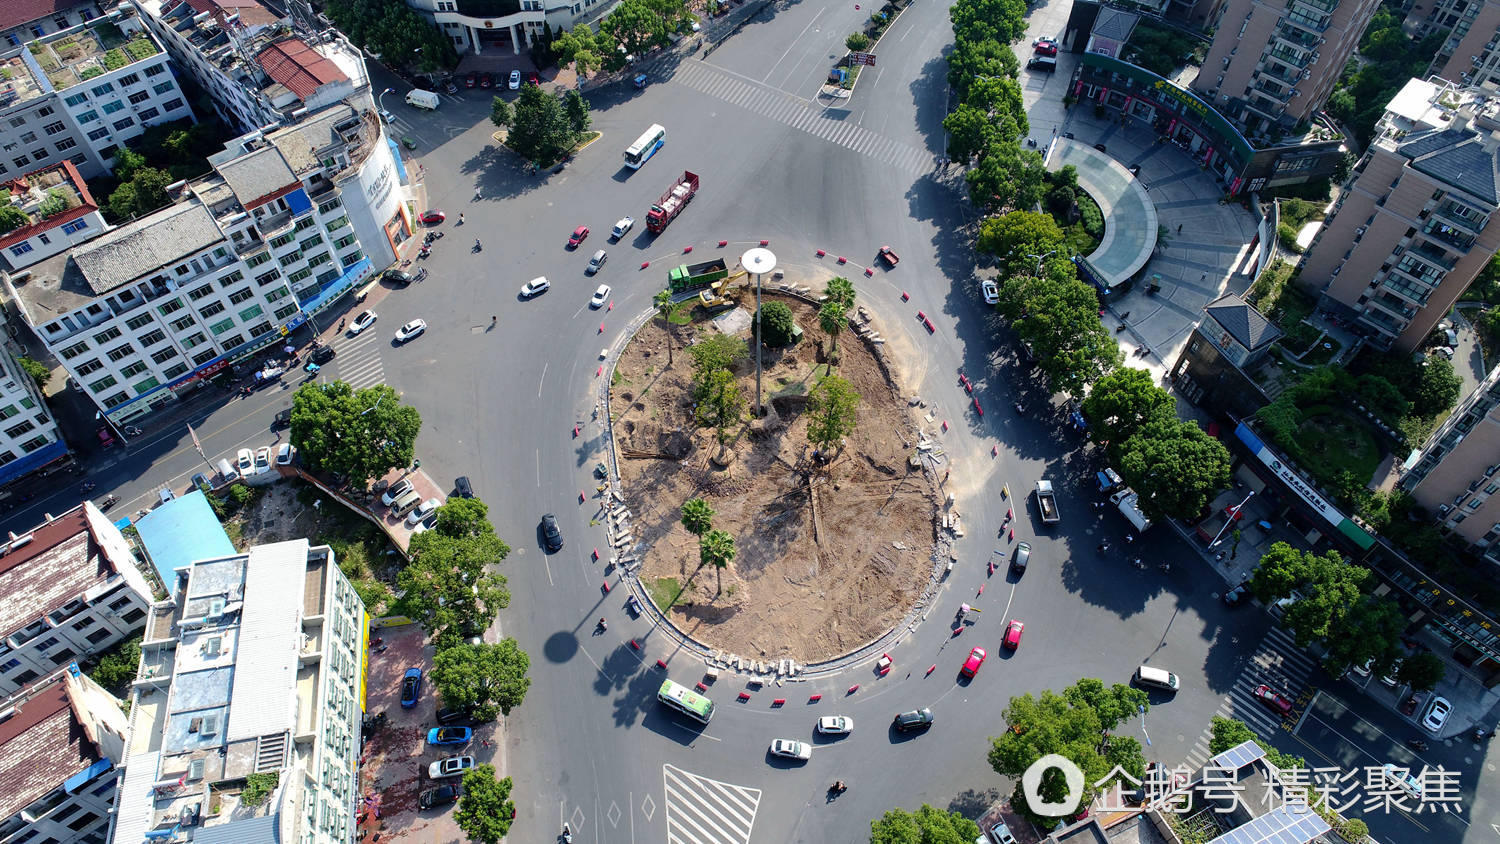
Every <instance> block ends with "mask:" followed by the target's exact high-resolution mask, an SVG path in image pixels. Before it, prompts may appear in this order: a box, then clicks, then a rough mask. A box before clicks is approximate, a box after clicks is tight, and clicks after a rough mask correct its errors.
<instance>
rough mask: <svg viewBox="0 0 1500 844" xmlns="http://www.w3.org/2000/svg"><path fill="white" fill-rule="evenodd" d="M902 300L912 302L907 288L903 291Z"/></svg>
mask: <svg viewBox="0 0 1500 844" xmlns="http://www.w3.org/2000/svg"><path fill="white" fill-rule="evenodd" d="M901 301H903V302H910V301H911V294H910V293H907V292H906V291H905V290H903V291H901Z"/></svg>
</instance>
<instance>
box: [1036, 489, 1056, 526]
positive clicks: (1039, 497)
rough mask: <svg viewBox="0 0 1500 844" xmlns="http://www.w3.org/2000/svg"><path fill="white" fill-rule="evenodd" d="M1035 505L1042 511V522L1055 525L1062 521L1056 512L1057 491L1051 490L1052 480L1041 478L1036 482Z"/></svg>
mask: <svg viewBox="0 0 1500 844" xmlns="http://www.w3.org/2000/svg"><path fill="white" fill-rule="evenodd" d="M1036 506H1037V509H1039V510H1041V511H1042V524H1047V525H1055V524H1057V523H1058V522H1060V521H1062V515H1061V514H1059V513H1058V512H1057V493H1055V492H1053V491H1052V482H1051V481H1049V480H1047V479H1046V478H1043V479H1041V480H1039V481H1037V482H1036Z"/></svg>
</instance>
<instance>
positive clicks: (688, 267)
mask: <svg viewBox="0 0 1500 844" xmlns="http://www.w3.org/2000/svg"><path fill="white" fill-rule="evenodd" d="M727 275H729V265H728V264H725V263H724V259H723V258H715V259H713V260H712V261H703V262H701V263H697V264H683V265H682V266H680V267H676V268H674V269H671V270H668V271H667V284H668V285H670V286H671V288H672V292H673V293H681V292H683V291H685V290H696V289H697V288H699V287H707V286H708V285H710V284H713V283H714V282H716V281H718V280H719V279H721V278H724V277H725V276H727Z"/></svg>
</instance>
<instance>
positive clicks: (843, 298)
mask: <svg viewBox="0 0 1500 844" xmlns="http://www.w3.org/2000/svg"><path fill="white" fill-rule="evenodd" d="M823 296H824V297H825V298H826V299H827V300H828V301H830V302H838V303H839V304H840V305H843V306H844V310H846V311H847V310H849V309H850V308H852V307H854V282H852V281H850V280H849V279H847V278H844V277H843V276H836V277H834V278H830V279H829V280H828V286H827V287H825V288H823Z"/></svg>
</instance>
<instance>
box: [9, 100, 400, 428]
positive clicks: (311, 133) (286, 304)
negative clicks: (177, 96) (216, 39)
mask: <svg viewBox="0 0 1500 844" xmlns="http://www.w3.org/2000/svg"><path fill="white" fill-rule="evenodd" d="M209 160H210V163H211V164H212V165H213V168H214V172H213V173H212V174H210V175H208V176H205V177H203V178H201V179H197V180H194V181H192V182H188V183H186V184H185V185H182V186H181V187H180V189H179V190H177V196H176V201H175V202H174V203H173V204H172V205H170V206H168V207H167V208H164V209H162V210H160V211H157V212H155V213H152V214H150V215H147V216H145V217H142V218H140V219H138V220H134V221H132V222H130V223H127V224H125V225H122V226H119V227H117V228H114V229H111V230H109V231H107V232H105V233H103V234H100V235H99V236H96V237H95V238H94V239H92V240H90V241H88V242H87V243H84V244H82V245H79V246H75V247H74V248H73V249H71V250H70V251H68V252H66V253H63V254H59V255H55V256H53V257H51V258H48V259H47V260H45V261H41V262H38V263H35V264H32V265H31V266H29V267H27V268H26V269H25V270H24V271H23V272H22V273H20V274H6V277H5V285H6V290H7V292H8V293H9V295H10V297H11V298H12V299H13V300H14V301H15V303H16V307H17V310H18V311H19V313H20V315H21V316H22V317H23V318H24V319H25V320H26V322H27V324H28V325H29V326H30V327H31V329H32V330H33V331H34V332H35V333H36V335H37V336H38V337H39V338H40V339H41V341H42V342H43V343H44V344H45V345H46V346H47V348H48V349H49V350H50V351H51V352H52V353H53V354H54V355H55V356H56V357H57V358H58V360H59V361H61V362H62V365H63V366H64V368H66V369H67V371H68V373H69V375H71V376H72V377H73V378H74V379H75V380H76V381H77V383H79V384H80V385H82V386H83V387H84V389H85V391H86V392H87V394H88V395H90V396H91V397H92V398H93V399H94V401H95V402H96V403H97V404H98V405H99V407H100V408H101V410H102V411H103V412H104V413H106V414H107V415H108V416H109V417H110V419H111V420H113V421H114V422H115V423H123V422H126V421H130V420H133V419H137V418H139V417H141V416H143V415H145V414H147V413H150V412H151V411H152V410H154V409H157V408H160V407H162V406H165V405H168V404H171V403H172V402H174V401H175V400H176V398H177V397H178V396H179V395H181V394H183V393H185V392H187V391H190V390H193V389H196V388H197V387H200V386H202V380H203V379H205V378H208V377H210V376H212V375H214V374H216V373H218V372H219V371H220V370H222V369H224V368H226V367H228V366H229V365H230V364H231V363H233V362H235V361H237V360H241V359H244V358H247V357H249V356H250V355H253V354H255V353H256V352H257V351H260V350H261V349H263V348H265V347H267V346H269V345H271V344H273V343H276V342H278V341H279V340H280V338H281V337H282V336H283V330H286V331H290V330H292V329H295V328H297V327H298V326H300V325H301V324H302V323H303V322H305V321H308V320H310V319H314V318H315V316H316V314H317V313H319V312H320V311H322V310H324V309H326V308H327V307H328V306H329V305H330V304H332V303H333V301H334V300H335V299H337V298H338V297H340V296H342V295H343V294H345V293H347V292H349V291H350V290H352V289H353V288H354V286H355V285H356V284H358V283H359V282H361V281H363V280H364V279H366V278H367V277H368V276H369V275H370V274H371V273H372V272H373V271H374V269H373V268H374V267H377V266H379V267H384V266H388V265H389V264H391V263H393V262H394V261H395V244H397V243H399V242H400V241H402V240H404V239H405V238H407V237H409V236H410V235H411V231H412V226H411V221H410V220H409V219H408V217H407V213H408V212H407V211H406V209H405V207H404V205H403V203H402V202H401V191H400V187H399V182H400V181H401V173H400V172H399V166H398V164H397V162H396V161H395V159H394V156H393V153H392V150H391V145H390V143H389V142H388V141H387V140H386V138H385V136H384V134H383V132H382V127H381V126H380V123H379V121H378V120H377V119H376V118H375V115H374V113H373V112H371V111H363V112H361V111H356V110H355V109H354V108H353V107H352V106H349V105H347V104H340V105H337V106H334V107H331V108H328V109H324V110H323V111H321V112H319V113H318V114H317V115H315V116H313V117H309V118H307V119H306V120H304V121H302V122H301V123H298V124H296V125H294V126H291V127H288V128H285V129H280V130H277V131H275V132H269V133H262V132H252V133H250V134H248V135H245V136H243V137H240V138H236V139H235V140H233V141H231V142H230V143H229V144H228V145H227V148H226V150H225V151H224V152H223V153H220V154H218V155H215V156H212V157H211V158H210V159H209Z"/></svg>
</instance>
